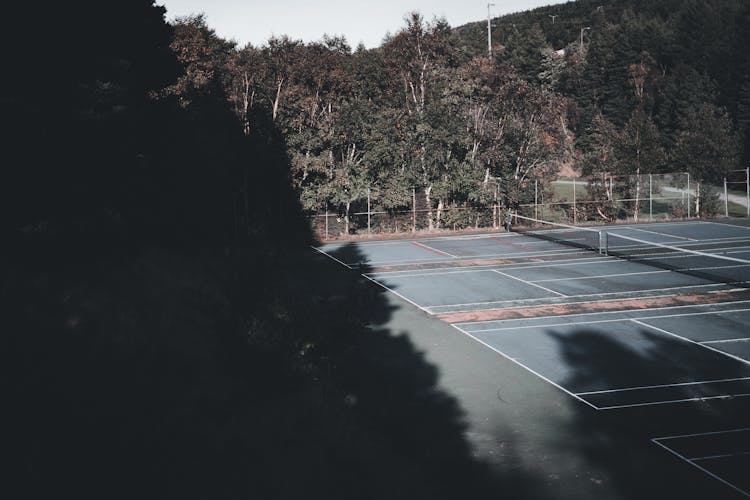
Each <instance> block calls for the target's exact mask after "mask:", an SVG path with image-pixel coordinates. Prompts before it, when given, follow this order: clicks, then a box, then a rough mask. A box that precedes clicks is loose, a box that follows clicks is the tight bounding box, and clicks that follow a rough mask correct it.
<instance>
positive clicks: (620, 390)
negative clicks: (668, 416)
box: [576, 377, 750, 396]
mask: <svg viewBox="0 0 750 500" xmlns="http://www.w3.org/2000/svg"><path fill="white" fill-rule="evenodd" d="M740 380H750V377H738V378H723V379H717V380H700V381H698V382H679V383H674V384H658V385H642V386H639V387H623V388H620V389H605V390H602V391H588V392H576V394H578V395H579V396H589V395H591V394H609V393H612V392H626V391H640V390H643V389H661V388H664V387H682V386H686V385H701V384H717V383H721V382H738V381H740Z"/></svg>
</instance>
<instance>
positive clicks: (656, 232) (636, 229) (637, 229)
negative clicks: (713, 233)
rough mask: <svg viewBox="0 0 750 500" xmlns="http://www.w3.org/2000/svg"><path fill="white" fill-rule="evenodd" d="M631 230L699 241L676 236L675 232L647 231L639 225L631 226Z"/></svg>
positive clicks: (693, 239)
mask: <svg viewBox="0 0 750 500" xmlns="http://www.w3.org/2000/svg"><path fill="white" fill-rule="evenodd" d="M630 229H632V230H633V231H641V232H643V233H651V234H658V235H659V236H666V237H667V238H677V239H680V240H688V241H700V240H697V239H695V238H688V237H687V236H677V235H675V234H667V233H660V232H659V231H649V230H648V229H643V228H641V227H631V228H630Z"/></svg>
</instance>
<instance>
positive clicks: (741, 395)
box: [599, 392, 750, 410]
mask: <svg viewBox="0 0 750 500" xmlns="http://www.w3.org/2000/svg"><path fill="white" fill-rule="evenodd" d="M748 396H750V392H743V393H738V394H720V395H718V396H700V397H695V398H683V399H665V400H663V401H647V402H645V403H631V404H626V405H612V406H600V407H599V409H600V410H623V409H626V408H638V407H641V406H659V405H671V404H674V403H690V402H692V401H709V400H712V399H732V398H745V397H748Z"/></svg>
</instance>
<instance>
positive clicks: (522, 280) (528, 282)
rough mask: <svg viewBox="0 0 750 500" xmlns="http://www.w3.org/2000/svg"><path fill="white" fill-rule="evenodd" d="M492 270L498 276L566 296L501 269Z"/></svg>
mask: <svg viewBox="0 0 750 500" xmlns="http://www.w3.org/2000/svg"><path fill="white" fill-rule="evenodd" d="M492 272H494V273H497V274H499V275H500V276H505V277H506V278H511V279H514V280H517V281H520V282H521V283H523V284H525V285H530V286H535V287H537V288H541V289H542V290H544V291H545V292H549V293H554V294H555V295H558V296H560V297H567V295H565V294H564V293H560V292H556V291H554V290H550V289H549V288H546V287H543V286H542V285H537V284H536V283H534V282H531V281H526V280H524V279H521V278H517V277H515V276H512V275H510V274H506V273H504V272H502V271H498V270H497V269H492Z"/></svg>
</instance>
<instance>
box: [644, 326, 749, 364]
mask: <svg viewBox="0 0 750 500" xmlns="http://www.w3.org/2000/svg"><path fill="white" fill-rule="evenodd" d="M644 319H645V318H644ZM630 321H632V322H633V323H637V324H639V325H641V326H645V327H647V328H651V329H652V330H656V331H657V332H661V333H664V334H666V335H671V336H672V337H674V338H676V339H680V340H683V341H685V342H689V343H691V344H694V345H698V346H701V347H703V348H704V349H708V350H709V351H713V352H715V353H718V354H721V355H722V356H726V357H728V358H732V359H734V360H735V361H739V362H740V363H743V364H746V365H750V361H748V360H746V359H744V358H741V357H739V356H735V355H734V354H729V353H728V352H724V351H722V350H720V349H716V348H713V347H711V346H710V345H706V344H701V343H700V342H697V341H695V340H691V339H689V338H687V337H683V336H682V335H677V334H676V333H674V332H670V331H669V330H665V329H664V328H659V327H658V326H653V325H649V324H648V323H644V322H643V321H640V320H637V319H632V318H631V319H630Z"/></svg>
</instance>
